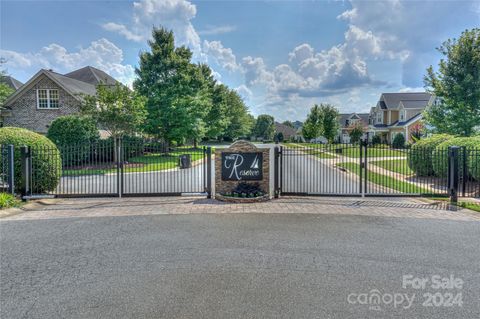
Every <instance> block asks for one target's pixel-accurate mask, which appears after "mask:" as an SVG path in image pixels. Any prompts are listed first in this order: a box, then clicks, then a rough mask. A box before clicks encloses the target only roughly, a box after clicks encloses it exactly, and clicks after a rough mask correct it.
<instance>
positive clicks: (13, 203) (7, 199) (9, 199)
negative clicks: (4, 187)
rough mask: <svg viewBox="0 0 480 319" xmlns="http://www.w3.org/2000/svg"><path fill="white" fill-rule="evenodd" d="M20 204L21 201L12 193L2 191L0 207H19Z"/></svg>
mask: <svg viewBox="0 0 480 319" xmlns="http://www.w3.org/2000/svg"><path fill="white" fill-rule="evenodd" d="M19 205H20V201H19V200H18V199H17V198H15V196H13V195H12V194H7V193H0V209H5V208H10V207H17V206H19Z"/></svg>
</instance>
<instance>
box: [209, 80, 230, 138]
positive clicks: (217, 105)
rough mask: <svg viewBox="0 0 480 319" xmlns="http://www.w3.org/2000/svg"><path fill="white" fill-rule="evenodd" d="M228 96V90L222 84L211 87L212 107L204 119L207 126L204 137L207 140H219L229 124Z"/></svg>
mask: <svg viewBox="0 0 480 319" xmlns="http://www.w3.org/2000/svg"><path fill="white" fill-rule="evenodd" d="M229 94H230V90H229V89H228V87H226V86H225V85H223V84H215V85H214V86H213V87H212V105H211V107H210V109H209V111H208V113H207V114H206V117H205V123H207V125H208V126H207V132H206V134H205V135H206V137H207V138H208V139H220V138H221V137H222V136H224V135H225V133H226V130H227V128H228V126H229V125H230V123H231V116H230V115H229V114H228V111H229V104H228V103H229V100H230V97H229Z"/></svg>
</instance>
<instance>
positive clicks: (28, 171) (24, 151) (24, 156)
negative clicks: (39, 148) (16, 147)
mask: <svg viewBox="0 0 480 319" xmlns="http://www.w3.org/2000/svg"><path fill="white" fill-rule="evenodd" d="M20 155H21V163H22V164H21V167H22V180H21V190H20V191H21V195H22V196H28V195H31V191H32V189H31V183H32V150H31V148H30V146H22V147H20Z"/></svg>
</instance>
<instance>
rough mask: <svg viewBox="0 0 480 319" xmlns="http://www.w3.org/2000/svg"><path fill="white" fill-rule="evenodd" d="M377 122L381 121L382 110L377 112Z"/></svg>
mask: <svg viewBox="0 0 480 319" xmlns="http://www.w3.org/2000/svg"><path fill="white" fill-rule="evenodd" d="M377 123H382V112H378V113H377Z"/></svg>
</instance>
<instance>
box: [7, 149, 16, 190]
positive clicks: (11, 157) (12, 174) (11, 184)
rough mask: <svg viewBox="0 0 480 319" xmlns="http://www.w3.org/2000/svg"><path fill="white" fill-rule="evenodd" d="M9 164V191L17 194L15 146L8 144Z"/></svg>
mask: <svg viewBox="0 0 480 319" xmlns="http://www.w3.org/2000/svg"><path fill="white" fill-rule="evenodd" d="M7 163H8V164H7V165H8V192H9V193H10V194H12V195H15V168H14V164H15V163H14V148H13V145H11V144H10V145H8V146H7Z"/></svg>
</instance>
